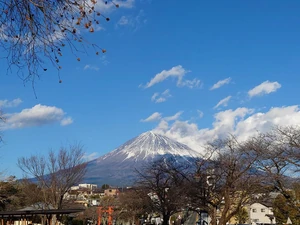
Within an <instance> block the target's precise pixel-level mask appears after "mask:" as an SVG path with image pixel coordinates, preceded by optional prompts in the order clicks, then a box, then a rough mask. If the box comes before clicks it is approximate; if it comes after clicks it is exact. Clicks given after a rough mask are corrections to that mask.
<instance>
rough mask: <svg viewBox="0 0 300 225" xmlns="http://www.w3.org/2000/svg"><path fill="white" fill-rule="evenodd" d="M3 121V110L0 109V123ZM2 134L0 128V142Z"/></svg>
mask: <svg viewBox="0 0 300 225" xmlns="http://www.w3.org/2000/svg"><path fill="white" fill-rule="evenodd" d="M4 122H5V117H4V115H3V112H2V111H1V109H0V124H1V123H4ZM2 141H3V140H2V134H1V130H0V143H1V142H2Z"/></svg>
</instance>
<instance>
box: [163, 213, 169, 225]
mask: <svg viewBox="0 0 300 225" xmlns="http://www.w3.org/2000/svg"><path fill="white" fill-rule="evenodd" d="M169 220H170V214H164V215H163V222H162V225H169Z"/></svg>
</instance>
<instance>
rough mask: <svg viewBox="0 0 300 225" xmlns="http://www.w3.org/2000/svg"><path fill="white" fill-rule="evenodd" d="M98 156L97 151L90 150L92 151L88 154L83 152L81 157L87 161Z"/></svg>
mask: <svg viewBox="0 0 300 225" xmlns="http://www.w3.org/2000/svg"><path fill="white" fill-rule="evenodd" d="M98 157H99V154H98V152H92V153H90V154H85V155H84V156H83V158H84V159H85V160H86V161H87V162H88V161H91V160H93V159H96V158H98Z"/></svg>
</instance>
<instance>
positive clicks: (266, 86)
mask: <svg viewBox="0 0 300 225" xmlns="http://www.w3.org/2000/svg"><path fill="white" fill-rule="evenodd" d="M279 88H281V84H279V83H278V82H276V81H275V82H270V81H268V80H267V81H265V82H263V83H261V84H260V85H257V86H256V87H254V88H253V89H251V90H249V91H248V95H249V97H254V96H260V95H266V94H270V93H272V92H275V91H277V89H279Z"/></svg>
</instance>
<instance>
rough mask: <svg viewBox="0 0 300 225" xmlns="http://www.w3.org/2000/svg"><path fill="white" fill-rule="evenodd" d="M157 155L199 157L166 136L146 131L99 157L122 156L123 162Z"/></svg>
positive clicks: (194, 152)
mask: <svg viewBox="0 0 300 225" xmlns="http://www.w3.org/2000/svg"><path fill="white" fill-rule="evenodd" d="M158 155H176V156H183V157H185V156H189V157H199V153H197V152H196V151H194V150H192V149H191V148H190V147H188V146H187V145H184V144H181V143H179V142H177V141H174V140H172V139H170V138H168V137H166V136H163V135H160V134H156V133H153V131H148V132H145V133H142V134H141V135H139V136H138V137H136V138H133V139H131V140H129V141H127V142H126V143H125V144H123V145H121V146H120V147H118V148H117V149H115V150H113V151H112V152H110V153H108V154H106V155H105V156H103V157H101V158H102V159H103V160H105V159H106V158H109V157H112V156H114V157H118V156H122V157H123V160H126V159H133V160H136V161H137V160H145V159H153V158H156V157H157V156H158Z"/></svg>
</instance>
